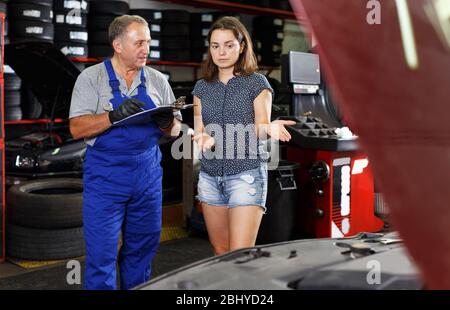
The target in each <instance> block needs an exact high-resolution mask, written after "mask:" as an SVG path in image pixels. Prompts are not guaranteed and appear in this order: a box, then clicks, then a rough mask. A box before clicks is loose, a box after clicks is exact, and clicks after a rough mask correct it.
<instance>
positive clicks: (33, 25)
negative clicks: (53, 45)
mask: <svg viewBox="0 0 450 310" xmlns="http://www.w3.org/2000/svg"><path fill="white" fill-rule="evenodd" d="M52 5H53V0H14V1H10V2H9V3H8V21H9V25H8V26H9V27H8V28H9V29H8V36H9V40H10V41H11V42H18V41H47V42H53V37H54V26H53V10H52Z"/></svg>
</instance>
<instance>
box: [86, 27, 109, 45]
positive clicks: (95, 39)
mask: <svg viewBox="0 0 450 310" xmlns="http://www.w3.org/2000/svg"><path fill="white" fill-rule="evenodd" d="M89 44H92V45H108V44H109V37H108V31H106V30H102V31H89Z"/></svg>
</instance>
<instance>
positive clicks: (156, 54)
mask: <svg viewBox="0 0 450 310" xmlns="http://www.w3.org/2000/svg"><path fill="white" fill-rule="evenodd" d="M130 14H131V15H138V16H140V17H142V18H144V19H145V20H146V21H147V23H148V27H149V29H150V37H151V41H150V51H149V54H148V59H150V60H154V61H159V60H161V49H162V40H161V19H162V11H159V10H150V9H134V10H130Z"/></svg>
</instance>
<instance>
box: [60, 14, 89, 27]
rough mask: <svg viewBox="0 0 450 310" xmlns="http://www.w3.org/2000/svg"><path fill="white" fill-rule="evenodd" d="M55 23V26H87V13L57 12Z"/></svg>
mask: <svg viewBox="0 0 450 310" xmlns="http://www.w3.org/2000/svg"><path fill="white" fill-rule="evenodd" d="M54 15H55V16H54V18H53V23H54V24H55V26H67V27H80V28H86V27H87V19H88V17H87V14H84V13H81V14H72V13H70V12H55V14H54Z"/></svg>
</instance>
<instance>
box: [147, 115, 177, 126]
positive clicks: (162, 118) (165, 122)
mask: <svg viewBox="0 0 450 310" xmlns="http://www.w3.org/2000/svg"><path fill="white" fill-rule="evenodd" d="M173 119H174V116H173V112H172V111H164V112H160V113H155V114H152V120H154V121H155V123H156V125H158V127H159V128H161V129H166V128H169V127H170V125H172V122H173Z"/></svg>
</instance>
